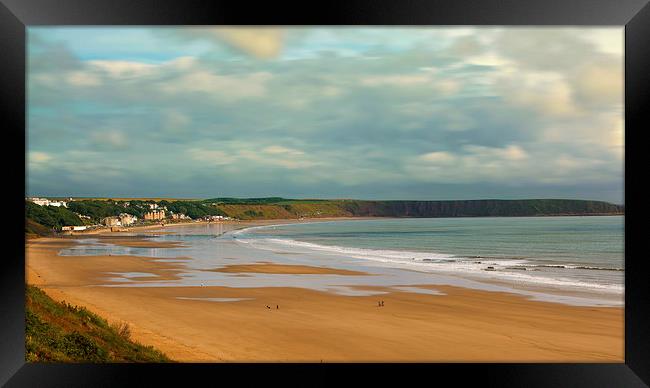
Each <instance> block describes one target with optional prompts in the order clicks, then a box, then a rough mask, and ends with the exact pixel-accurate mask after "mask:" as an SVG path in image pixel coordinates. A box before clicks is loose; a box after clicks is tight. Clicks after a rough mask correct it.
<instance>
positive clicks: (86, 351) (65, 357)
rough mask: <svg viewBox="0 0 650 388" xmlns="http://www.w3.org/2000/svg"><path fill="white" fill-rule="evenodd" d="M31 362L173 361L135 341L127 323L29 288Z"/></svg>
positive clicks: (28, 355)
mask: <svg viewBox="0 0 650 388" xmlns="http://www.w3.org/2000/svg"><path fill="white" fill-rule="evenodd" d="M25 299H26V301H25V303H26V304H25V349H26V355H25V357H26V360H27V362H72V363H80V362H90V363H101V362H171V360H170V359H169V358H167V356H165V355H164V354H163V353H162V352H160V351H159V350H156V349H154V348H153V347H151V346H144V345H141V344H139V343H137V342H134V341H132V340H131V339H130V338H129V337H130V330H129V326H128V324H126V323H122V324H119V325H118V324H113V325H109V324H108V322H107V321H106V320H105V319H103V318H101V317H99V316H97V315H95V314H93V313H91V312H90V311H88V310H87V309H86V308H84V307H78V306H72V305H70V304H67V303H65V302H57V301H55V300H52V299H51V298H50V297H48V296H47V295H46V294H45V293H44V292H43V291H42V290H41V289H39V288H38V287H35V286H31V285H26V288H25Z"/></svg>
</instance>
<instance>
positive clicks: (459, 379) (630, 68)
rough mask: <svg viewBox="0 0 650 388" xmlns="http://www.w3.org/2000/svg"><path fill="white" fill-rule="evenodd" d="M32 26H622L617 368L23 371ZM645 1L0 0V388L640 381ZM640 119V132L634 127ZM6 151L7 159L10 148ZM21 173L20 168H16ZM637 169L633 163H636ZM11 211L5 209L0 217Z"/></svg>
mask: <svg viewBox="0 0 650 388" xmlns="http://www.w3.org/2000/svg"><path fill="white" fill-rule="evenodd" d="M36 25H422V26H425V25H499V26H500V25H519V26H521V25H538V26H542V25H556V26H569V25H571V26H573V25H592V26H621V27H623V26H625V145H626V153H625V207H626V215H625V253H626V254H625V259H626V262H625V267H626V272H625V362H624V363H614V364H609V363H599V364H462V363H456V364H398V365H395V364H300V365H296V364H146V365H135V364H29V363H26V362H25V338H24V336H25V322H24V309H25V307H24V296H25V294H24V292H25V285H24V283H25V268H24V264H25V261H24V260H25V251H24V242H25V241H24V239H25V236H24V225H21V224H20V222H17V220H23V222H24V196H25V190H24V188H25V174H24V171H25V159H24V155H23V156H21V155H20V152H21V149H22V150H24V151H25V152H26V148H25V146H26V141H25V124H26V119H25V103H26V99H25V55H26V47H25V43H26V27H27V26H36ZM649 69H650V5H648V0H570V1H559V0H553V1H551V0H481V1H476V0H429V1H425V0H409V1H390V0H381V1H379V0H363V1H362V0H347V1H340V2H336V3H335V2H319V3H314V2H302V3H298V4H294V3H291V2H282V3H279V2H257V3H254V2H248V1H238V2H235V1H218V0H213V1H209V0H192V1H179V0H111V1H107V0H92V1H91V0H58V1H57V0H0V120H1V122H2V127H3V133H4V135H5V138H4V139H5V147H4V148H5V151H3V152H1V153H0V154H1V155H2V156H1V157H2V161H3V163H2V166H3V167H4V169H3V171H4V173H5V177H6V176H9V178H10V179H9V181H7V182H6V184H5V185H4V189H3V196H6V198H5V200H4V201H3V202H4V204H5V205H6V206H5V207H4V209H6V210H5V211H6V213H5V217H6V219H7V220H6V221H5V222H6V224H7V225H9V228H8V229H7V230H6V231H5V234H4V236H5V238H6V240H5V245H7V249H6V250H5V252H6V254H5V255H2V263H1V264H0V265H1V267H0V268H1V270H0V277H1V279H0V280H1V281H0V290H1V295H2V299H1V302H0V325H1V327H2V336H0V384H6V386H8V387H17V386H20V387H22V386H38V387H46V386H66V387H71V386H112V387H115V386H125V385H143V384H144V385H147V386H148V385H154V384H156V383H158V382H160V383H164V384H174V383H176V384H184V385H187V383H188V381H191V380H194V379H197V378H207V379H208V380H206V381H208V382H209V383H208V384H209V385H218V384H230V383H228V382H227V380H226V378H228V377H232V378H236V379H237V380H234V381H236V383H237V384H238V385H242V384H243V385H248V384H250V383H251V382H252V381H253V380H259V381H269V382H275V383H280V384H300V385H316V384H319V385H324V384H338V383H339V382H340V380H342V377H341V376H340V374H341V373H346V374H348V376H347V377H345V379H346V382H358V383H363V384H364V385H370V384H375V383H378V382H384V383H386V382H388V381H390V380H396V381H401V382H403V383H408V382H409V381H412V380H413V379H415V378H423V379H424V380H423V382H425V383H427V384H434V383H436V382H438V383H439V382H442V381H445V379H449V378H450V379H451V380H448V381H452V382H454V384H453V385H458V384H461V385H462V384H464V383H475V384H480V385H481V386H483V385H485V386H499V387H509V386H527V387H541V386H555V387H557V386H571V387H583V386H584V387H637V386H647V385H648V384H650V319H649V318H650V312H649V311H648V306H649V305H650V297H649V292H648V291H649V286H648V284H649V283H648V279H649V276H648V271H647V270H648V264H647V261H648V258H647V257H644V256H646V255H643V254H642V253H641V254H639V255H635V256H634V257H633V256H632V253H633V250H632V248H633V247H632V240H633V239H635V238H636V240H637V242H638V241H640V240H639V239H640V237H642V233H643V231H644V230H643V226H636V225H634V224H635V223H636V222H639V225H641V224H640V221H643V215H644V214H643V204H642V198H641V195H642V194H641V192H640V191H639V190H636V191H635V190H634V189H633V187H632V186H631V184H632V183H634V182H633V176H632V171H633V170H634V167H635V166H646V165H647V162H644V161H643V160H641V155H642V154H643V151H640V147H642V146H643V143H642V142H641V141H640V136H642V133H643V132H644V131H643V130H644V129H646V131H647V128H650V126H648V124H647V116H648V113H647V112H649V111H650V109H648V103H647V102H648V97H650V70H649ZM643 122H646V125H643ZM9 151H12V152H9ZM21 167H22V169H21ZM637 168H639V169H641V171H643V170H644V168H643V167H637ZM7 212H8V213H10V214H7Z"/></svg>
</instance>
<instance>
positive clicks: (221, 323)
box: [26, 233, 624, 362]
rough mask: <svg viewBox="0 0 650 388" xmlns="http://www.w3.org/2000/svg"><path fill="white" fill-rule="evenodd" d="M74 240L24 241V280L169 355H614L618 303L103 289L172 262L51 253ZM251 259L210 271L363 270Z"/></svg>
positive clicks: (270, 358) (137, 241)
mask: <svg viewBox="0 0 650 388" xmlns="http://www.w3.org/2000/svg"><path fill="white" fill-rule="evenodd" d="M96 237H98V238H106V239H107V241H108V240H111V243H113V244H120V245H123V246H131V247H149V248H156V247H159V248H168V247H181V249H182V245H178V244H177V243H174V242H167V241H163V242H160V241H151V240H148V239H146V238H142V237H129V238H126V237H124V236H121V237H120V236H119V235H118V234H117V233H113V234H112V235H109V236H108V237H104V236H102V235H97V236H96ZM74 244H76V243H75V242H74V241H73V240H72V239H70V238H41V239H35V240H29V241H28V242H27V246H26V266H27V282H28V283H29V284H34V285H37V286H39V287H41V288H42V289H43V290H44V291H45V292H47V293H48V294H49V295H50V296H52V297H53V298H55V299H57V300H65V301H67V302H69V303H72V304H77V305H81V306H86V307H87V308H89V309H90V310H92V311H94V312H96V313H98V314H99V315H101V316H103V317H105V318H107V319H108V320H109V321H125V322H128V323H129V324H130V325H131V328H132V335H133V338H134V339H136V340H138V341H140V342H142V343H143V344H147V345H153V346H155V347H157V348H158V349H160V350H162V351H163V352H165V353H166V354H167V355H168V356H169V357H171V358H173V359H175V360H179V361H186V362H191V361H198V362H211V361H212V362H214V361H218V362H277V361H280V362H321V361H322V362H365V361H373V362H374V361H380V362H463V361H468V362H519V361H523V362H623V357H624V341H623V333H624V314H623V309H622V308H620V307H580V306H570V305H563V304H558V303H550V302H538V301H531V300H529V299H526V298H525V297H523V296H521V295H516V294H509V293H502V292H489V291H481V290H473V289H466V288H460V287H452V286H435V287H433V286H431V285H422V286H421V287H422V288H425V289H430V290H431V291H432V292H431V293H430V294H426V293H421V292H420V293H414V292H410V291H409V290H408V289H407V288H404V289H403V290H402V291H396V290H395V289H394V288H391V289H388V288H384V287H380V286H377V287H369V286H363V288H365V289H374V290H377V291H384V292H386V293H385V294H381V295H361V296H347V295H339V294H334V293H328V292H323V291H317V290H312V289H306V288H298V287H247V288H236V287H221V286H206V287H186V286H180V287H158V286H149V287H110V286H111V285H116V284H123V283H121V281H120V279H119V278H120V276H121V275H119V274H120V273H122V274H124V273H135V274H138V273H147V274H153V275H155V277H145V276H142V277H137V276H135V277H131V278H130V280H131V281H133V280H137V281H139V282H142V283H146V282H147V281H150V280H151V279H155V280H156V281H159V280H165V279H170V280H173V279H177V278H178V277H179V276H180V274H182V273H183V268H184V264H183V258H182V257H181V258H179V259H178V260H177V261H176V262H161V261H156V260H154V259H153V258H147V257H141V256H59V255H58V252H59V250H61V249H63V248H66V247H70V246H73V245H74ZM263 259H264V258H260V260H259V261H258V262H257V263H251V264H246V265H242V264H235V265H229V266H225V267H222V268H217V269H214V270H215V271H219V272H225V273H229V274H241V275H242V276H246V275H247V274H252V273H258V274H259V273H261V274H265V275H273V274H310V276H311V275H318V276H336V275H339V276H346V275H350V276H352V275H356V276H365V274H363V273H359V272H357V273H354V271H346V270H341V269H337V268H328V267H325V266H306V265H286V264H274V263H270V262H265V261H264V260H263ZM109 273H115V274H112V275H111V274H109ZM122 276H123V275H122ZM108 279H112V280H108ZM380 301H383V302H384V306H383V307H381V306H378V302H380Z"/></svg>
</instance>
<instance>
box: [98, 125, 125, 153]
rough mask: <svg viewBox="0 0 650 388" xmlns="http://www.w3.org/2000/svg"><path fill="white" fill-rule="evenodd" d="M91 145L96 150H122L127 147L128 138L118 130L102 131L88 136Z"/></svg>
mask: <svg viewBox="0 0 650 388" xmlns="http://www.w3.org/2000/svg"><path fill="white" fill-rule="evenodd" d="M90 141H91V143H92V144H93V145H94V146H95V147H96V148H98V149H105V150H122V149H125V148H127V147H128V144H129V143H128V138H127V136H126V134H124V132H122V131H120V130H102V131H95V132H92V133H91V134H90Z"/></svg>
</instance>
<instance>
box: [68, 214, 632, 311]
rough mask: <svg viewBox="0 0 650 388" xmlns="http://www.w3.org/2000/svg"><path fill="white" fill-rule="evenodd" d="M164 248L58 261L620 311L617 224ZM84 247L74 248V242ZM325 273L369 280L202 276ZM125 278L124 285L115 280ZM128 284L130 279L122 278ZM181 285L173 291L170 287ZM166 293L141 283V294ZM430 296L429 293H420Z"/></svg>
mask: <svg viewBox="0 0 650 388" xmlns="http://www.w3.org/2000/svg"><path fill="white" fill-rule="evenodd" d="M164 230H165V234H160V235H159V236H157V237H155V239H156V240H161V241H169V240H172V241H181V242H183V244H185V247H183V248H168V249H161V248H155V249H152V248H127V247H119V246H112V245H110V244H106V243H101V244H100V243H93V242H92V241H91V240H89V239H84V240H83V244H82V245H80V246H77V247H74V248H70V249H67V250H64V251H62V252H61V254H62V255H70V254H72V255H79V254H107V253H108V254H118V255H119V254H132V255H143V256H153V257H157V258H159V259H161V260H168V261H173V260H174V258H176V257H180V256H182V257H185V258H189V259H190V260H189V261H184V262H183V264H184V265H186V266H187V268H188V272H187V273H186V274H184V275H183V279H182V281H181V282H180V283H182V285H197V284H199V283H200V284H205V285H226V286H233V287H260V286H263V287H267V286H296V287H309V288H315V289H320V290H326V291H331V292H336V293H341V294H346V295H365V294H368V292H364V291H362V290H360V288H359V287H362V286H376V285H380V286H387V287H396V288H399V287H401V288H402V289H404V287H407V288H409V287H410V288H409V289H410V290H411V291H413V290H416V288H413V287H414V286H417V285H422V284H429V285H455V286H461V287H470V288H478V289H485V290H492V291H506V292H516V293H520V294H525V295H527V296H529V297H531V298H533V299H537V300H544V301H553V302H560V303H568V304H575V305H622V304H623V297H624V276H625V255H624V217H623V216H576V217H573V216H567V217H495V218H487V217H486V218H390V219H383V218H381V219H377V218H375V219H352V220H336V221H315V222H312V221H307V222H296V223H289V224H270V225H263V226H250V227H247V226H241V227H234V228H232V227H226V226H224V225H221V224H213V225H190V226H169V227H166V228H165V229H164ZM80 241H81V240H80ZM261 261H264V262H273V263H282V264H301V265H316V266H328V267H333V268H342V269H350V270H357V271H364V272H368V273H371V274H374V275H375V276H336V275H328V276H319V275H278V274H275V275H274V274H249V275H248V276H244V277H242V276H233V275H232V274H226V273H219V272H213V271H205V270H206V269H213V268H215V267H219V266H224V265H229V264H246V263H256V262H261ZM124 278H125V277H124V276H122V279H124ZM126 279H127V280H126V281H125V282H126V283H129V282H128V276H127V277H126ZM176 283H179V282H176ZM151 285H153V286H156V285H158V286H162V285H170V284H169V283H165V282H152V281H147V282H146V284H142V286H151ZM420 290H421V291H422V292H425V293H426V292H428V293H431V290H428V291H427V290H425V289H420Z"/></svg>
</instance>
